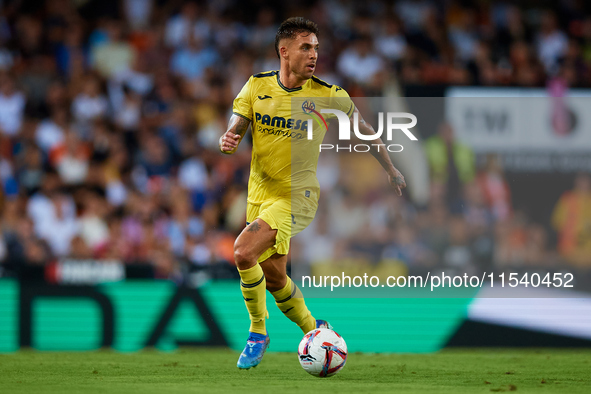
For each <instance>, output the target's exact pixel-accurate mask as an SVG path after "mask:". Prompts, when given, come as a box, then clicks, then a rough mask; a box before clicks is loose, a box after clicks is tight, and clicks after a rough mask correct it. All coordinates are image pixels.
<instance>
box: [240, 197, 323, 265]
mask: <svg viewBox="0 0 591 394" xmlns="http://www.w3.org/2000/svg"><path fill="white" fill-rule="evenodd" d="M317 209H318V195H317V193H315V192H311V191H302V192H299V193H295V192H294V193H292V197H291V198H289V197H278V198H275V199H270V200H267V201H263V202H262V203H260V204H257V203H251V202H249V203H248V205H247V207H246V221H247V225H249V224H250V223H252V222H253V221H255V220H256V219H261V220H263V221H264V222H265V223H267V224H268V225H269V226H271V228H272V229H273V230H277V235H276V237H275V245H273V246H272V247H270V248H269V249H267V250H266V251H265V252H264V253H263V254H262V255H261V257H259V258H258V260H257V261H258V262H259V263H262V262H263V261H265V260H267V259H268V258H269V257H271V256H273V255H274V254H275V253H279V254H287V253H288V252H289V240H290V238H291V237H293V236H295V235H296V234H298V233H300V232H301V231H302V230H303V229H305V228H306V227H308V225H309V224H310V223H312V220H313V219H314V216H315V215H316V210H317Z"/></svg>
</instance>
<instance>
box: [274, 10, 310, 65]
mask: <svg viewBox="0 0 591 394" xmlns="http://www.w3.org/2000/svg"><path fill="white" fill-rule="evenodd" d="M304 32H307V33H314V34H315V35H316V36H317V37H318V25H317V24H316V23H314V22H312V21H311V20H309V19H306V18H304V17H302V16H294V17H292V18H289V19H286V20H285V21H284V22H283V23H282V24H281V26H279V30H277V34H276V35H275V52H277V57H279V58H280V59H281V56H280V55H279V41H281V40H282V39H284V38H291V39H294V38H296V37H297V36H298V34H300V33H304Z"/></svg>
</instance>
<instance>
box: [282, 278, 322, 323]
mask: <svg viewBox="0 0 591 394" xmlns="http://www.w3.org/2000/svg"><path fill="white" fill-rule="evenodd" d="M271 294H273V297H275V303H276V304H277V306H278V307H279V309H280V310H281V312H283V314H284V315H285V316H287V318H288V319H289V320H291V321H292V322H294V323H295V324H297V325H298V326H299V327H300V328H301V329H302V331H303V332H304V334H305V333H307V332H308V331H312V330H313V329H315V328H316V319H314V318H313V317H312V314H311V313H310V311H309V310H308V308H307V307H306V303H305V302H304V296H303V295H302V292H301V291H300V289H299V288H298V287H297V286H296V284H295V283H293V282H292V280H291V278H290V277H289V276H288V277H287V283H286V284H285V287H284V288H283V289H281V290H277V291H274V292H272V293H271Z"/></svg>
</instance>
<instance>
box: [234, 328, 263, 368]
mask: <svg viewBox="0 0 591 394" xmlns="http://www.w3.org/2000/svg"><path fill="white" fill-rule="evenodd" d="M269 342H270V339H269V334H268V333H267V335H263V334H257V333H256V332H249V335H248V340H247V341H246V346H245V347H244V350H243V351H242V353H240V357H239V358H238V363H237V364H236V365H237V366H238V368H240V369H249V368H252V367H256V366H257V365H259V363H260V362H261V360H262V359H263V355H264V354H265V350H267V347H269Z"/></svg>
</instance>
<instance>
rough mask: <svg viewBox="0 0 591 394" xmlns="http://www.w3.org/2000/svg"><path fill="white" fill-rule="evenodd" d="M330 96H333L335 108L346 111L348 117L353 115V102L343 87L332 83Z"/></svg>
mask: <svg viewBox="0 0 591 394" xmlns="http://www.w3.org/2000/svg"><path fill="white" fill-rule="evenodd" d="M332 97H333V98H334V104H335V107H336V109H338V110H340V111H342V112H344V113H346V114H347V116H348V117H349V118H350V117H351V116H353V112H355V104H354V103H353V100H351V97H349V93H347V91H346V90H345V89H343V88H342V87H340V86H337V85H333V86H332Z"/></svg>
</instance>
